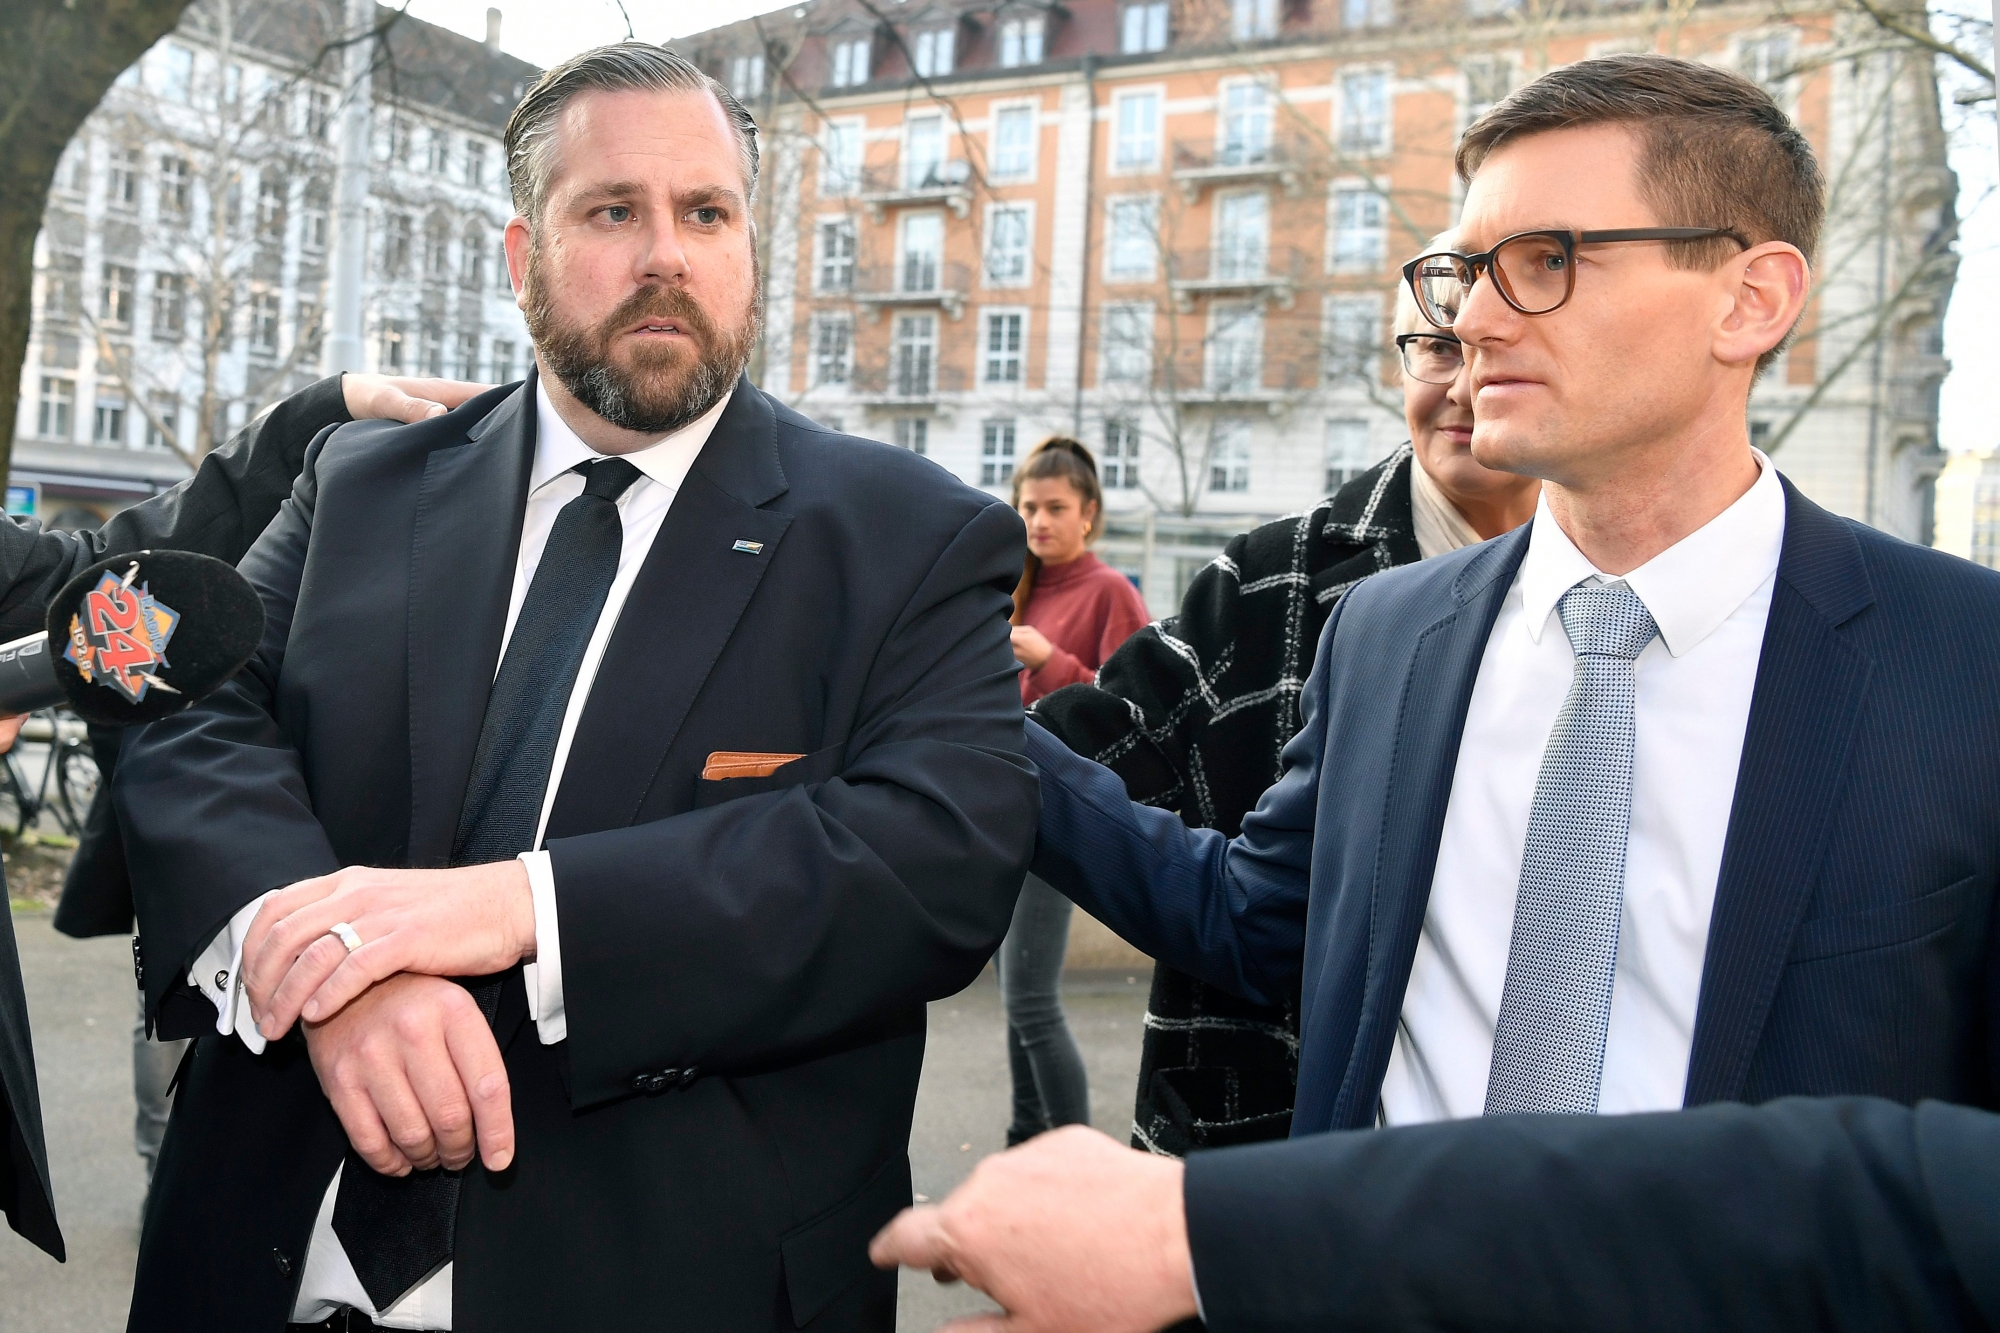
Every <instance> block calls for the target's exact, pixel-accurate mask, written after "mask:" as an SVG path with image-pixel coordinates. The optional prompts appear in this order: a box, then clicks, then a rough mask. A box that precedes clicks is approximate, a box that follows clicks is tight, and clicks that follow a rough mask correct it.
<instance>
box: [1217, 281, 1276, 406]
mask: <svg viewBox="0 0 2000 1333" xmlns="http://www.w3.org/2000/svg"><path fill="white" fill-rule="evenodd" d="M1239 322H1240V326H1241V327H1246V328H1253V329H1255V330H1256V333H1255V336H1254V337H1251V336H1242V337H1238V336H1235V335H1234V334H1233V330H1234V329H1235V328H1237V327H1239ZM1267 332H1268V329H1267V328H1266V326H1265V320H1264V306H1263V303H1262V302H1258V301H1241V302H1239V301H1218V302H1216V303H1215V304H1213V305H1211V306H1210V307H1209V310H1208V327H1207V329H1206V330H1205V331H1204V333H1203V336H1202V340H1201V351H1202V357H1201V382H1202V386H1203V387H1204V388H1205V389H1207V390H1208V391H1209V392H1211V393H1218V394H1221V393H1254V392H1256V391H1257V390H1259V389H1261V388H1263V387H1264V342H1265V334H1266V333H1267ZM1225 339H1227V340H1229V341H1230V342H1232V343H1239V342H1240V343H1241V344H1243V345H1245V346H1247V347H1248V350H1249V361H1248V373H1247V374H1246V373H1243V371H1242V370H1241V369H1238V368H1235V367H1232V369H1234V370H1236V373H1233V374H1232V375H1230V376H1229V378H1228V379H1226V380H1225V379H1224V378H1223V377H1222V376H1221V374H1220V373H1219V371H1220V369H1221V367H1220V365H1219V362H1220V359H1221V358H1220V356H1219V352H1220V349H1221V348H1222V347H1223V346H1224V345H1225ZM1231 359H1232V360H1234V359H1235V357H1234V354H1233V353H1232V354H1231Z"/></svg>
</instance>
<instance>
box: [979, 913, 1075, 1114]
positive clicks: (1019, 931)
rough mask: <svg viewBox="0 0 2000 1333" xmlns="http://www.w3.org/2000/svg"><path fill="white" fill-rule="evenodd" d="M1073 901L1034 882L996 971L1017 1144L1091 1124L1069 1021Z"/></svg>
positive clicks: (996, 962) (997, 958) (1004, 943)
mask: <svg viewBox="0 0 2000 1333" xmlns="http://www.w3.org/2000/svg"><path fill="white" fill-rule="evenodd" d="M1073 910H1074V909H1073V908H1072V907H1071V905H1070V901H1069V899H1067V898H1065V897H1063V896H1062V895H1061V894H1060V893H1058V892H1056V891H1055V890H1054V889H1052V888H1050V887H1049V886H1048V885H1047V884H1046V883H1044V882H1043V881H1041V880H1039V879H1037V878H1035V877H1034V876H1033V875H1030V876H1028V879H1027V882H1026V883H1025V884H1023V885H1022V886H1021V896H1020V898H1019V899H1018V900H1017V901H1016V902H1015V904H1014V922H1013V924H1012V925H1011V926H1009V927H1008V928H1007V938H1006V939H1005V940H1003V941H1002V942H1001V945H1000V952H999V954H998V955H996V956H995V958H994V960H993V962H994V966H995V967H996V968H997V969H998V970H999V973H1000V996H1001V999H1002V1000H1003V1001H1004V1002H1005V1004H1006V1006H1007V1066H1008V1070H1009V1072H1011V1073H1012V1075H1013V1078H1014V1119H1013V1124H1011V1125H1010V1126H1008V1129H1007V1142H1008V1144H1009V1145H1010V1146H1011V1145H1013V1144H1016V1143H1020V1142H1022V1141H1023V1140H1026V1139H1030V1138H1033V1137H1034V1136H1035V1135H1037V1134H1039V1133H1041V1132H1042V1131H1043V1130H1045V1129H1054V1128H1055V1127H1056V1126H1058V1125H1087V1124H1089V1123H1090V1082H1089V1079H1088V1078H1087V1077H1086V1076H1085V1074H1084V1071H1083V1055H1082V1053H1081V1052H1079V1051H1078V1050H1077V1048H1076V1038H1075V1037H1073V1036H1071V1035H1070V1031H1069V1023H1068V1021H1067V1020H1066V1019H1065V1018H1064V1017H1063V1007H1062V968H1063V954H1064V953H1065V952H1066V951H1067V950H1068V948H1069V917H1070V913H1071V912H1072V911H1073Z"/></svg>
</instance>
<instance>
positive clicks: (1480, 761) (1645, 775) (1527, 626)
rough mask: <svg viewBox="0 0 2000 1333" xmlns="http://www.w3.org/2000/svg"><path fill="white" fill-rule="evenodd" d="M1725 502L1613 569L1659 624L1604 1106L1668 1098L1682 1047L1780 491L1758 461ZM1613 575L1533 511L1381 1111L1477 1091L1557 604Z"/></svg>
mask: <svg viewBox="0 0 2000 1333" xmlns="http://www.w3.org/2000/svg"><path fill="white" fill-rule="evenodd" d="M1756 457H1757V466H1758V477H1757V480H1756V482H1755V483H1754V484H1752V486H1751V487H1750V489H1749V490H1747V491H1745V492H1744V493H1743V495H1742V496H1740V497H1739V498H1738V499H1737V500H1736V502H1735V503H1734V504H1732V505H1730V507H1729V508H1727V509H1725V510H1724V511H1723V512H1722V513H1720V514H1718V515H1717V516H1716V517H1715V518H1713V519H1712V520H1710V521H1709V522H1708V523H1707V524H1706V525H1705V526H1703V527H1701V528H1700V529H1698V530H1697V531H1695V532H1693V533H1690V534H1689V535H1688V536H1686V537H1684V538H1682V539H1681V540H1680V541H1678V542H1676V543H1675V544H1674V545H1672V546H1670V547H1668V548H1667V549H1666V550H1664V551H1662V552H1660V553H1659V554H1658V555H1656V556H1654V557H1653V558H1652V559H1651V560H1649V561H1647V562H1646V563H1645V564H1643V565H1641V566H1640V567H1639V568H1637V569H1635V570H1633V571H1632V572H1631V573H1629V574H1627V575H1625V576H1624V578H1623V582H1624V583H1626V584H1627V585H1628V586H1630V587H1631V589H1632V590H1633V591H1634V592H1636V593H1637V594H1638V595H1639V598H1640V600H1641V601H1643V602H1645V604H1646V609H1647V610H1648V611H1650V612H1651V613H1652V615H1653V620H1654V622H1655V623H1656V624H1657V625H1658V626H1659V628H1660V635H1659V638H1657V639H1655V640H1654V641H1653V642H1652V643H1651V644H1649V645H1647V647H1646V649H1645V651H1644V652H1642V653H1640V654H1639V659H1638V662H1637V663H1636V669H1635V670H1636V690H1637V701H1636V712H1635V718H1634V720H1635V724H1636V730H1635V743H1634V751H1633V770H1632V825H1631V837H1630V842H1629V844H1628V848H1627V852H1626V857H1625V911H1624V916H1623V920H1622V923H1621V925H1620V927H1619V937H1618V967H1617V973H1616V976H1615V978H1614V981H1613V989H1612V995H1611V1019H1610V1028H1609V1032H1608V1034H1607V1037H1606V1041H1605V1050H1604V1077H1603V1082H1602V1085H1601V1090H1600V1093H1599V1099H1598V1109H1599V1110H1600V1111H1602V1112H1606V1113H1611V1112H1629V1111H1654V1110H1670V1109H1674V1108H1678V1107H1679V1106H1680V1105H1681V1104H1682V1098H1683V1095H1684V1093H1685V1088H1686V1083H1687V1068H1688V1055H1689V1052H1690V1050H1691V1049H1692V1047H1693V1043H1694V1019H1695V1006H1696V1003H1697V1001H1698V1000H1699V998H1700V994H1701V973H1702V962H1703V958H1704V956H1705V954H1706V952H1707V949H1708V923H1709V916H1710V913H1711V911H1712V910H1713V908H1714V905H1715V884H1716V877H1717V875H1718V873H1719V872H1720V870H1721V866H1722V844H1723V839H1724V837H1725V835H1726V834H1727V833H1728V829H1729V812H1730V807H1731V805H1732V803H1733V802H1734V800H1735V795H1736V769H1737V764H1738V761H1739V760H1740V759H1741V758H1742V753H1743V730H1744V727H1745V725H1746V724H1747V722H1748V721H1749V717H1750V695H1751V691H1752V689H1753V688H1754V686H1755V684H1756V679H1757V662H1758V658H1759V657H1760V655H1761V654H1762V652H1763V645H1764V622H1765V620H1766V618H1767V617H1768V615H1769V613H1770V609H1771V590H1772V587H1773V585H1774V582H1775V579H1776V576H1777V568H1778V552H1779V548H1780V546H1781V545H1782V544H1783V540H1784V533H1785V496H1784V491H1783V489H1782V488H1781V487H1780V486H1779V484H1778V477H1777V473H1776V472H1775V471H1773V470H1772V467H1771V460H1770V459H1768V458H1766V457H1765V456H1764V455H1763V454H1762V453H1758V454H1757V456H1756ZM1593 580H1595V581H1600V582H1614V581H1617V580H1614V579H1612V578H1611V576H1609V575H1605V574H1603V573H1602V572H1600V571H1599V570H1597V569H1596V568H1595V567H1593V566H1592V565H1591V563H1590V561H1589V560H1588V559H1586V558H1585V557H1584V555H1583V553H1582V552H1581V551H1579V550H1577V548H1576V546H1575V544H1574V543H1573V542H1571V541H1570V539H1569V537H1568V536H1567V535H1566V534H1565V533H1564V532H1563V530H1562V528H1561V527H1560V526H1559V525H1558V524H1557V523H1556V521H1555V519H1554V518H1553V517H1552V516H1551V515H1550V513H1549V507H1548V501H1547V499H1546V498H1544V499H1543V501H1542V503H1541V505H1540V506H1539V507H1538V508H1537V510H1536V514H1535V526H1534V529H1533V531H1532V533H1531V534H1530V536H1529V539H1528V551H1527V555H1526V556H1525V558H1524V559H1523V560H1522V562H1521V568H1520V571H1519V572H1518V573H1517V574H1516V576H1515V579H1514V584H1513V587H1512V588H1511V589H1509V590H1508V593H1507V598H1506V601H1505V602H1504V603H1502V605H1501V608H1500V614H1499V617H1498V619H1497V620H1495V621H1494V624H1493V631H1492V633H1491V635H1490V636H1489V637H1488V639H1487V641H1486V651H1485V655H1484V656H1483V657H1482V659H1481V661H1480V665H1479V677H1478V680H1477V681H1476V682H1475V683H1474V685H1473V689H1472V700H1471V704H1470V706H1469V708H1468V709H1467V711H1466V717H1465V733H1464V739H1463V740H1462V741H1461V743H1460V745H1459V751H1458V762H1457V767H1456V769H1455V770H1454V773H1453V777H1452V787H1451V800H1450V803H1449V805H1448V806H1447V808H1446V811H1445V820H1444V830H1443V836H1442V839H1441V841H1440V843H1439V846H1438V858H1437V869H1436V871H1435V873H1434V875H1433V876H1432V880H1431V895H1430V902H1429V906H1428V908H1427V909H1426V911H1425V914H1424V928H1423V933H1422V936H1421V938H1420V939H1419V940H1418V943H1417V952H1416V959H1415V962H1414V964H1413V965H1412V967H1411V969H1410V982H1409V986H1408V988H1407V990H1406V991H1405V992H1404V995H1403V1008H1402V1015H1401V1021H1400V1023H1399V1024H1398V1027H1397V1032H1396V1048H1395V1052H1394V1054H1393V1055H1392V1056H1391V1057H1390V1060H1389V1069H1388V1073H1387V1075H1386V1077H1385V1078H1384V1080H1383V1083H1382V1103H1381V1119H1382V1121H1383V1122H1384V1123H1386V1124H1391V1125H1401V1124H1412V1123H1417V1122H1422V1121H1428V1120H1448V1119H1456V1118H1460V1117H1466V1116H1476V1115H1480V1114H1482V1113H1483V1112H1484V1110H1485V1106H1486V1076H1487V1072H1488V1067H1489V1066H1490V1065H1491V1063H1492V1060H1493V1031H1494V1026H1495V1023H1496V1022H1497V1020H1498V1018H1499V1014H1500V992H1501V990H1502V988H1503V987H1504V985H1505V984H1506V979H1507V952H1508V947H1509V944H1510V942H1511V941H1512V939H1513V933H1514V899H1515V895H1516V893H1517V891H1518V888H1519V882H1520V876H1521V854H1522V849H1523V847H1524V845H1525V844H1526V842H1527V837H1528V813H1529V807H1530V806H1531V804H1532V803H1533V801H1534V795H1535V780H1536V777H1537V775H1538V774H1539V773H1540V771H1541V764H1542V752H1543V750H1544V749H1546V748H1547V745H1548V738H1549V732H1550V731H1551V730H1552V729H1553V727H1554V725H1555V720H1556V715H1557V714H1558V713H1559V712H1560V711H1561V710H1562V705H1563V700H1564V698H1565V697H1566V696H1567V695H1568V694H1569V688H1570V681H1571V679H1572V677H1573V675H1574V662H1575V656H1574V654H1573V652H1572V651H1571V649H1570V644H1569V636H1568V635H1567V634H1566V633H1565V632H1564V631H1563V627H1562V621H1561V620H1560V618H1558V617H1557V615H1556V613H1555V612H1556V603H1557V602H1558V601H1560V600H1561V598H1562V595H1563V594H1564V593H1565V592H1568V591H1569V590H1570V588H1572V587H1574V586H1575V585H1576V584H1578V583H1583V582H1588V581H1593Z"/></svg>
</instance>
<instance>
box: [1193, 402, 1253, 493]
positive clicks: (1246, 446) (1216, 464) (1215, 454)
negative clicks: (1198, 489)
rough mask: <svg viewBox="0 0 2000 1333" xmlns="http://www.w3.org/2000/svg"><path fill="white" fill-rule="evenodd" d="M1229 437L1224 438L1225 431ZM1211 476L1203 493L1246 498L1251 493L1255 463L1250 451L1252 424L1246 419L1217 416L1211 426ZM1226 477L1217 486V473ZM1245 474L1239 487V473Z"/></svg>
mask: <svg viewBox="0 0 2000 1333" xmlns="http://www.w3.org/2000/svg"><path fill="white" fill-rule="evenodd" d="M1225 428H1226V429H1227V430H1228V438H1226V439H1224V438H1222V434H1223V431H1224V429H1225ZM1208 432H1209V434H1208V440H1209V444H1208V477H1207V478H1206V484H1205V485H1204V486H1203V487H1202V489H1203V490H1205V491H1207V492H1209V493H1210V494H1211V495H1243V494H1246V493H1248V491H1249V490H1250V484H1251V481H1252V479H1253V475H1254V474H1253V472H1252V466H1251V465H1252V463H1253V462H1254V461H1255V459H1254V457H1253V455H1252V452H1251V448H1250V423H1249V422H1248V421H1246V420H1244V419H1243V418H1242V417H1217V418H1216V419H1215V420H1214V421H1212V422H1210V423H1209V427H1208ZM1218 471H1219V472H1221V473H1222V474H1223V480H1224V484H1223V485H1221V486H1218V485H1216V484H1215V474H1216V473H1217V472H1218ZM1239 472H1240V473H1241V475H1242V481H1241V483H1240V484H1239V483H1238V481H1237V474H1238V473H1239Z"/></svg>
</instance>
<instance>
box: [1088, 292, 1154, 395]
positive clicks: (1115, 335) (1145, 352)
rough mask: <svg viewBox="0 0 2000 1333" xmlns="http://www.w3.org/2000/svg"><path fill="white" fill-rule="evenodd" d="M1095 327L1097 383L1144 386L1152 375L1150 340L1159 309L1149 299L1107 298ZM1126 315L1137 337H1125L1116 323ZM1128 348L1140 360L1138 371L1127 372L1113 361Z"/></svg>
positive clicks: (1152, 341)
mask: <svg viewBox="0 0 2000 1333" xmlns="http://www.w3.org/2000/svg"><path fill="white" fill-rule="evenodd" d="M1100 308H1101V309H1102V311H1103V314H1102V315H1101V316H1100V317H1099V320H1098V327H1097V382H1098V384H1099V385H1102V386H1104V387H1106V388H1109V387H1111V386H1113V385H1120V384H1129V385H1137V386H1139V387H1141V388H1144V387H1145V386H1146V385H1147V384H1148V383H1150V382H1151V380H1152V378H1153V369H1154V367H1153V343H1154V334H1155V332H1156V329H1155V327H1154V326H1155V324H1156V322H1157V320H1158V312H1157V311H1156V310H1155V309H1154V307H1153V303H1152V302H1150V301H1110V302H1106V303H1105V304H1104V305H1103V306H1102V307H1100ZM1127 318H1129V319H1130V320H1131V321H1132V327H1134V328H1135V329H1136V330H1137V332H1138V334H1139V337H1138V338H1137V339H1127V338H1125V337H1124V336H1123V334H1122V333H1121V332H1120V331H1119V330H1118V328H1117V327H1115V326H1116V325H1118V324H1120V323H1122V322H1123V321H1124V320H1125V319H1127ZM1128 348H1129V349H1130V350H1131V351H1132V352H1133V354H1134V356H1135V357H1137V358H1138V359H1139V360H1141V361H1142V362H1143V364H1142V365H1140V366H1139V368H1138V369H1139V373H1138V374H1136V375H1126V374H1124V373H1122V371H1121V370H1120V368H1119V367H1118V366H1117V364H1116V360H1117V356H1118V354H1119V353H1121V352H1123V351H1125V350H1127V349H1128Z"/></svg>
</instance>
